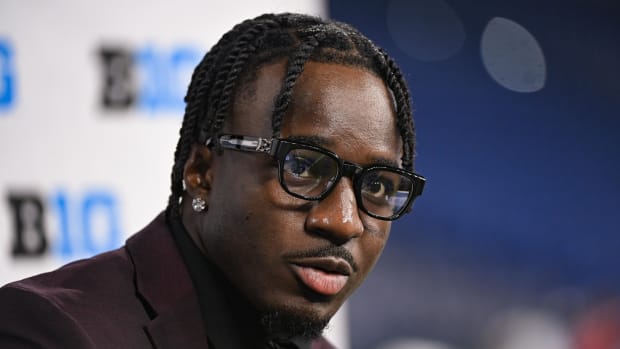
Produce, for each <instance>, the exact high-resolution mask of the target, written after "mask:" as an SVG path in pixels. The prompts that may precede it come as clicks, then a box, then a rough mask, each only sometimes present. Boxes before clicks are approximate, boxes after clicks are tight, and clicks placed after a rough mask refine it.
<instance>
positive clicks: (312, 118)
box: [233, 61, 402, 163]
mask: <svg viewBox="0 0 620 349" xmlns="http://www.w3.org/2000/svg"><path fill="white" fill-rule="evenodd" d="M285 70H286V64H285V63H284V62H278V63H274V64H269V65H265V66H263V67H261V68H260V69H259V71H258V73H257V75H256V79H255V80H254V81H253V82H251V83H249V84H248V86H247V87H246V88H243V89H242V91H241V92H240V93H239V95H238V96H237V97H238V98H237V102H236V103H235V105H234V107H233V112H234V114H236V115H233V129H234V132H239V133H243V134H248V135H258V136H268V135H270V134H271V112H272V111H273V101H274V99H275V97H276V96H277V94H278V92H279V91H280V89H281V87H282V81H283V78H284V73H285ZM248 115H252V117H251V120H250V119H249V118H248V117H247V116H248ZM281 136H282V137H284V138H286V137H291V136H309V137H312V138H313V139H321V140H323V141H322V143H323V144H321V145H323V146H325V147H326V148H328V149H331V150H333V151H335V152H336V153H338V154H339V155H341V156H342V157H343V158H345V159H346V158H348V160H350V161H356V162H360V163H367V162H373V159H375V158H382V159H384V158H389V159H392V160H394V161H395V162H396V160H397V159H400V156H401V154H402V140H401V138H400V135H399V133H398V129H397V127H396V117H395V110H394V102H393V98H392V96H391V94H390V92H389V90H388V89H387V87H386V85H385V83H384V81H383V80H382V79H381V78H379V77H377V76H376V75H375V74H374V73H372V72H369V71H367V70H365V69H363V68H359V67H354V66H345V65H340V64H330V63H319V62H313V61H310V62H307V63H306V64H305V65H304V71H303V73H302V74H301V76H300V77H299V79H298V80H297V82H296V84H295V86H294V89H293V97H292V100H291V103H290V105H289V107H288V109H287V112H286V114H285V115H284V119H283V120H282V128H281ZM398 163H400V161H398Z"/></svg>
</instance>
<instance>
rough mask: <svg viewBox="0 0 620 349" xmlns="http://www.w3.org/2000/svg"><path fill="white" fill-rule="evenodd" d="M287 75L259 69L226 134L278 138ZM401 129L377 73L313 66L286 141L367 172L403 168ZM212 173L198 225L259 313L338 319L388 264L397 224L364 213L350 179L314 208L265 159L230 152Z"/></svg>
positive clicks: (291, 113) (302, 83)
mask: <svg viewBox="0 0 620 349" xmlns="http://www.w3.org/2000/svg"><path fill="white" fill-rule="evenodd" d="M284 70H285V65H284V64H283V63H281V62H280V63H274V64H270V65H266V66H264V67H262V68H261V69H260V70H259V72H258V74H257V78H256V80H255V82H252V83H249V85H248V86H246V87H247V88H245V89H244V90H243V91H242V92H240V93H239V94H238V96H237V101H236V103H235V105H234V107H233V117H232V122H230V123H229V124H228V125H226V127H225V130H224V132H225V133H232V134H239V135H248V136H260V137H270V136H271V111H272V109H273V99H274V96H276V95H277V93H278V92H279V89H280V88H281V81H282V77H283V75H284ZM395 124H396V123H395V114H394V107H393V104H392V99H391V97H390V94H389V92H388V90H387V89H386V87H385V84H384V83H383V81H382V80H381V79H379V78H378V77H376V76H375V75H374V74H372V73H369V72H367V71H365V70H363V69H360V68H355V67H346V66H342V65H335V64H324V63H316V62H308V63H307V64H306V65H305V68H304V72H303V74H302V75H301V77H300V78H299V80H298V81H297V84H296V86H295V89H294V97H293V101H292V104H291V105H290V107H289V109H288V111H287V114H286V115H285V117H284V120H283V124H282V129H281V130H282V133H281V137H282V138H288V137H311V138H312V139H313V140H315V141H316V142H318V143H320V144H319V145H321V146H323V147H324V148H327V149H329V150H331V151H333V152H335V153H336V154H338V156H340V157H341V158H342V159H344V160H346V161H350V162H354V163H356V164H359V165H362V166H364V165H369V164H374V163H384V162H386V161H391V162H394V163H397V164H400V157H401V154H402V141H401V138H400V136H399V133H398V130H397V128H396V125H395ZM211 171H212V172H211V173H212V177H211V178H212V182H211V183H210V184H211V190H210V192H209V193H208V197H207V202H208V204H209V207H208V211H207V212H206V213H204V214H200V216H201V219H202V220H201V222H200V223H199V224H198V225H197V226H198V227H199V228H198V230H199V235H200V239H201V240H202V243H203V246H204V247H205V250H206V251H205V252H206V254H207V257H208V258H209V259H210V260H211V261H212V262H213V263H215V264H216V265H217V266H218V267H219V268H220V269H221V270H222V271H223V272H224V274H225V275H226V277H227V278H228V279H229V280H230V281H231V283H232V284H233V285H234V286H235V287H236V288H237V289H238V290H239V291H240V292H241V294H242V295H243V296H245V297H246V298H247V299H248V300H249V302H250V303H251V304H252V305H253V306H254V307H255V308H256V309H257V310H258V311H259V312H266V311H273V310H277V311H280V312H284V313H287V312H288V313H292V314H293V315H297V316H300V317H301V318H307V319H312V320H320V321H322V320H325V321H326V320H328V319H329V318H331V317H332V316H333V315H334V313H335V312H336V311H337V310H338V308H340V306H341V305H342V304H343V302H344V301H345V300H346V299H347V298H348V297H349V296H350V295H351V293H352V292H353V291H354V290H355V289H356V288H357V287H358V286H359V285H360V284H361V283H362V281H363V280H364V278H365V277H366V276H367V275H368V273H369V272H370V270H371V269H372V267H373V265H374V264H375V262H376V261H377V259H378V258H379V255H380V254H381V251H382V250H383V247H384V246H385V243H386V241H387V239H388V236H389V231H390V222H386V221H381V220H378V219H374V218H372V217H369V216H367V215H366V214H365V213H363V212H362V211H360V210H358V207H357V203H356V199H355V194H354V191H353V190H354V189H353V183H352V181H351V179H350V178H347V177H343V178H342V179H341V180H340V182H338V183H337V185H336V186H335V188H334V189H333V191H332V192H331V193H330V194H329V195H328V196H327V197H326V198H324V199H323V200H320V201H306V200H302V199H298V198H294V197H292V196H291V195H289V194H287V193H286V192H285V191H284V190H283V189H282V187H281V186H280V183H279V182H278V175H277V168H276V166H275V164H274V160H273V159H272V158H270V157H269V156H268V155H265V154H258V153H245V152H238V151H231V150H226V151H224V153H223V154H222V155H221V156H213V157H212V164H211ZM334 247H336V248H334ZM334 251H335V252H334ZM343 251H344V252H343ZM347 252H348V253H347ZM334 253H335V254H337V255H339V256H333V255H332V254H334ZM325 254H327V256H325ZM346 255H350V257H352V260H349V261H347V256H346ZM344 274H346V275H344Z"/></svg>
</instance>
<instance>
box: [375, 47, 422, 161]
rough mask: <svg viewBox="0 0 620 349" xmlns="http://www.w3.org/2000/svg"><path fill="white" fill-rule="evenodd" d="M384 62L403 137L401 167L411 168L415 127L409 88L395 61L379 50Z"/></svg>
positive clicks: (399, 128)
mask: <svg viewBox="0 0 620 349" xmlns="http://www.w3.org/2000/svg"><path fill="white" fill-rule="evenodd" d="M380 52H381V54H382V56H383V59H384V62H385V64H386V67H385V68H386V69H385V70H386V72H385V73H386V79H387V83H388V87H389V88H390V90H392V92H393V93H394V98H395V99H396V106H397V110H396V124H397V126H398V130H399V132H400V135H401V138H402V139H403V157H402V162H403V167H404V168H407V169H411V170H412V169H413V160H414V159H413V158H414V155H415V153H414V142H413V139H414V138H415V127H414V124H413V118H412V117H411V115H412V111H411V97H410V95H409V89H408V88H407V83H406V82H405V79H404V78H403V75H402V73H401V71H400V69H399V68H398V66H397V65H396V62H394V60H393V59H392V58H391V57H390V56H388V55H387V53H385V51H383V50H380Z"/></svg>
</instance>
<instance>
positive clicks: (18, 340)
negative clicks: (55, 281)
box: [0, 284, 95, 348]
mask: <svg viewBox="0 0 620 349" xmlns="http://www.w3.org/2000/svg"><path fill="white" fill-rule="evenodd" d="M0 347H2V348H30V347H43V348H62V347H71V348H94V347H95V346H94V345H93V343H92V342H91V340H90V339H89V337H88V335H87V334H86V332H85V331H84V329H83V328H81V326H80V325H79V323H78V321H77V320H76V319H75V318H74V317H73V316H72V315H71V314H70V313H68V312H66V311H64V310H63V309H62V305H60V304H56V303H54V302H53V301H52V300H50V299H49V298H46V297H45V296H43V295H40V294H37V293H35V292H32V291H30V290H27V289H24V288H21V287H20V286H19V285H18V284H11V285H7V286H5V287H2V288H0Z"/></svg>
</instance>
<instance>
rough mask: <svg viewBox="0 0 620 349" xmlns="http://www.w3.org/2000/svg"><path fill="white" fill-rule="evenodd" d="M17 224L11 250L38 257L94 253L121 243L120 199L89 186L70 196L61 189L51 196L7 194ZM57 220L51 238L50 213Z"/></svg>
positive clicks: (13, 220) (17, 255) (22, 254)
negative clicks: (83, 191) (47, 223)
mask: <svg viewBox="0 0 620 349" xmlns="http://www.w3.org/2000/svg"><path fill="white" fill-rule="evenodd" d="M6 200H7V203H8V207H9V210H10V218H11V220H12V223H13V224H12V225H13V242H12V247H11V254H12V255H13V256H14V257H37V256H41V255H44V254H47V253H54V254H57V255H60V256H61V257H63V258H71V257H82V256H90V255H94V254H96V253H100V252H103V251H108V250H111V249H114V248H117V247H119V246H120V245H121V232H120V224H119V213H118V203H117V200H116V197H115V196H114V195H112V193H110V192H108V191H103V190H89V191H87V192H85V193H83V194H81V195H77V196H76V195H73V196H70V195H69V194H68V193H67V192H66V191H64V190H58V191H56V192H55V193H54V194H53V195H51V196H49V197H47V196H42V195H40V194H38V193H35V192H24V191H20V192H11V193H9V194H8V195H7V196H6ZM48 214H51V218H54V219H52V220H51V221H55V222H56V226H55V227H53V228H55V229H57V231H56V233H57V234H56V235H55V240H54V241H53V242H50V241H49V239H50V231H49V230H48V228H49V227H48V226H46V224H45V217H46V215H48Z"/></svg>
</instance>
